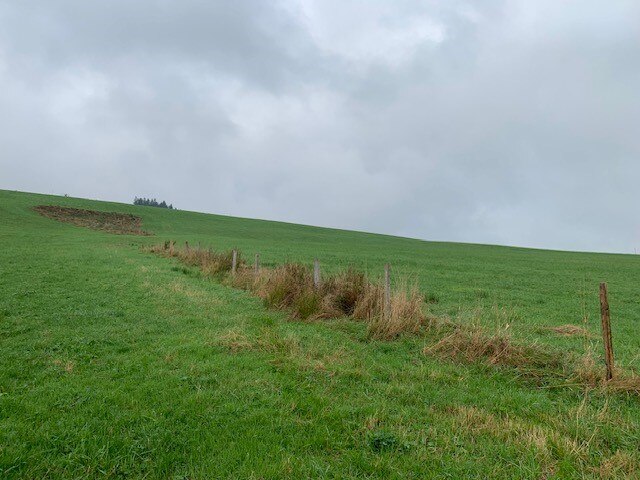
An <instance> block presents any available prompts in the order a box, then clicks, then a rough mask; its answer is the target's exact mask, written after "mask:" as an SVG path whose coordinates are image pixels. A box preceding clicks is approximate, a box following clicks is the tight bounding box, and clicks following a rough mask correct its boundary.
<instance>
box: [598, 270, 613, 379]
mask: <svg viewBox="0 0 640 480" xmlns="http://www.w3.org/2000/svg"><path fill="white" fill-rule="evenodd" d="M600 319H601V324H602V342H603V344H604V363H605V366H606V369H607V371H606V378H607V380H611V379H612V378H613V368H614V363H613V362H614V360H613V339H612V338H611V314H610V312H609V299H608V295H607V284H606V283H604V282H602V283H601V284H600Z"/></svg>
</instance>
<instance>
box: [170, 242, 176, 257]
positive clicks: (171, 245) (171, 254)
mask: <svg viewBox="0 0 640 480" xmlns="http://www.w3.org/2000/svg"><path fill="white" fill-rule="evenodd" d="M175 243H176V242H174V241H173V240H171V241H170V242H169V255H170V256H171V257H173V246H174V245H175Z"/></svg>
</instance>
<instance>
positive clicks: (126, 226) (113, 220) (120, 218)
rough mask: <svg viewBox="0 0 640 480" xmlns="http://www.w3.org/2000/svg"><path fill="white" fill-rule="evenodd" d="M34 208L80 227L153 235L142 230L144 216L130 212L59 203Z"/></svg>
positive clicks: (119, 233) (45, 214) (128, 233)
mask: <svg viewBox="0 0 640 480" xmlns="http://www.w3.org/2000/svg"><path fill="white" fill-rule="evenodd" d="M33 209H34V210H35V211H36V212H38V213H39V214H40V215H42V216H45V217H47V218H52V219H53V220H58V221H59V222H65V223H71V224H72V225H76V226H78V227H86V228H91V229H93V230H101V231H103V232H109V233H115V234H118V235H153V234H152V233H150V232H147V231H145V230H142V218H140V217H138V216H136V215H132V214H130V213H117V212H98V211H95V210H84V209H82V208H72V207H61V206H58V205H38V206H36V207H33Z"/></svg>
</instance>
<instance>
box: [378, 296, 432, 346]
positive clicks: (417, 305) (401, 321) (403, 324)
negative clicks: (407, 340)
mask: <svg viewBox="0 0 640 480" xmlns="http://www.w3.org/2000/svg"><path fill="white" fill-rule="evenodd" d="M373 293H374V294H375V295H376V297H374V298H373V299H372V298H371V297H367V306H368V307H369V308H368V309H367V310H366V313H367V315H368V319H367V320H368V322H369V328H368V334H369V337H371V338H376V339H380V340H389V339H392V338H396V337H398V336H399V335H401V334H403V333H417V332H418V331H419V330H420V328H421V327H422V326H423V325H425V324H426V321H427V317H426V316H425V315H424V313H423V312H422V305H423V296H422V295H421V294H420V292H419V291H418V289H417V288H415V287H413V288H410V289H400V290H398V291H396V292H394V293H393V294H392V295H391V301H390V305H389V308H385V306H384V292H383V289H382V288H378V289H376V291H375V292H373Z"/></svg>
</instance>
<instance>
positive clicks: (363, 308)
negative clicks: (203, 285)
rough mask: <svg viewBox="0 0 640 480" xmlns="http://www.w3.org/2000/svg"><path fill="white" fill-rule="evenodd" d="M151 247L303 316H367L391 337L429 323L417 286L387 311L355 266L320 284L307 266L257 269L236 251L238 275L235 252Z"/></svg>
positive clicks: (371, 328)
mask: <svg viewBox="0 0 640 480" xmlns="http://www.w3.org/2000/svg"><path fill="white" fill-rule="evenodd" d="M149 250H150V251H151V252H153V253H156V254H159V255H163V256H166V257H176V258H178V259H179V260H180V261H182V262H183V263H185V264H186V265H189V266H198V267H200V269H201V271H202V272H203V274H204V275H207V276H216V275H223V274H227V275H226V276H225V277H224V278H225V281H227V282H229V283H230V284H231V285H232V286H234V287H236V288H241V289H244V290H248V291H251V292H253V293H254V294H255V295H257V296H258V297H260V298H262V299H263V300H264V302H265V304H266V305H267V306H269V307H272V308H277V309H283V310H287V311H289V312H290V313H291V315H292V316H293V317H294V318H296V319H299V320H309V321H312V320H318V319H329V318H343V317H348V318H353V319H356V320H363V321H366V322H367V324H368V332H369V336H370V337H371V338H376V339H391V338H395V337H397V336H399V335H401V334H403V333H416V332H418V330H420V328H421V327H422V326H423V325H425V324H426V316H425V315H424V313H423V311H422V308H423V305H424V302H423V296H422V295H420V293H419V291H418V290H417V288H415V287H414V288H401V289H399V290H397V291H395V292H393V293H392V295H391V302H390V304H391V305H390V308H389V311H388V312H385V308H384V297H383V289H382V286H381V285H379V284H376V283H373V282H371V281H370V280H369V279H367V277H366V275H365V274H364V273H362V272H359V271H357V270H354V269H347V270H345V271H343V272H340V273H337V274H334V275H328V276H325V278H324V279H323V281H322V282H321V284H320V285H319V286H318V287H315V286H314V283H313V272H312V270H311V268H310V267H309V266H307V265H303V264H299V263H286V264H284V265H280V266H277V267H275V268H262V269H260V270H259V271H258V272H256V271H255V270H254V269H253V267H250V266H248V265H247V264H246V263H245V262H244V261H243V260H242V257H241V255H240V254H238V266H237V271H236V273H235V275H233V274H230V273H231V263H232V252H231V251H228V252H214V251H212V250H205V249H201V248H189V246H188V245H185V248H184V249H180V250H179V249H177V248H176V247H175V242H173V241H167V242H164V243H163V244H160V245H155V246H153V247H150V249H149Z"/></svg>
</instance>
